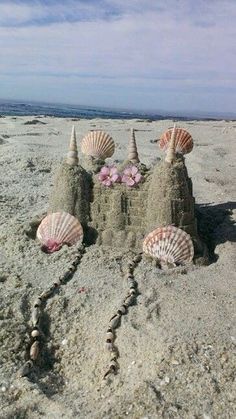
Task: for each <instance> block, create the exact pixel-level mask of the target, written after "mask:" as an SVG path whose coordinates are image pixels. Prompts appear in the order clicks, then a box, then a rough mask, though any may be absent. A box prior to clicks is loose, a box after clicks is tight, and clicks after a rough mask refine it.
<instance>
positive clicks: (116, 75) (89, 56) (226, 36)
mask: <svg viewBox="0 0 236 419" xmlns="http://www.w3.org/2000/svg"><path fill="white" fill-rule="evenodd" d="M7 3H9V2H7ZM66 3H67V2H66ZM68 3H69V5H70V6H71V9H70V13H72V12H74V10H75V9H74V8H75V7H80V11H81V16H80V18H81V20H80V21H76V22H68V21H67V19H66V16H68V12H66V10H65V2H64V3H59V4H58V3H57V6H56V5H55V2H54V3H52V4H51V6H47V7H46V6H43V5H42V3H41V2H30V3H29V4H28V5H27V4H26V3H25V4H22V9H21V11H19V9H17V8H16V9H15V12H13V11H12V15H11V16H10V14H11V13H10V12H11V10H10V8H5V12H4V8H3V6H4V4H5V3H1V4H0V16H1V17H0V22H1V21H2V20H3V17H2V16H3V14H1V12H4V13H5V15H4V16H5V19H6V20H7V19H11V18H13V19H15V21H16V20H17V19H18V23H19V22H21V24H23V22H26V21H27V22H28V23H27V26H20V27H17V25H16V26H15V27H4V28H0V54H1V57H3V58H2V60H1V61H0V73H2V74H4V75H5V77H4V80H3V82H2V91H6V87H5V88H4V86H6V85H7V83H9V80H10V79H12V81H13V79H14V85H16V83H17V82H18V83H19V84H20V83H22V86H23V85H24V86H25V84H24V83H25V76H27V75H28V78H29V79H30V80H31V81H32V80H34V79H37V80H38V93H39V95H40V91H42V89H43V86H44V83H45V81H46V79H47V83H48V84H49V86H50V83H49V80H51V85H54V86H55V85H56V83H57V85H58V89H59V92H57V95H59V94H60V86H61V84H60V83H61V82H62V84H63V86H66V80H67V85H68V92H67V94H68V101H69V99H70V98H72V96H73V95H74V93H73V92H72V90H73V85H74V86H80V88H81V86H82V84H83V83H84V85H86V86H87V89H88V88H89V86H93V89H94V92H96V91H97V92H99V95H101V94H102V87H99V86H103V89H104V91H105V90H106V89H105V88H104V86H107V87H109V89H110V91H113V92H116V94H117V95H119V96H122V95H123V97H124V98H125V97H126V96H127V94H128V92H129V91H130V94H132V95H134V91H135V88H136V89H142V98H143V101H144V102H145V101H146V102H147V101H148V100H149V99H150V95H151V96H152V94H151V93H150V92H151V90H152V87H153V95H154V94H156V96H158V93H160V92H162V95H164V93H163V92H164V91H170V90H171V89H172V90H173V91H175V92H181V90H182V92H183V91H184V90H186V91H189V92H194V95H195V98H196V97H197V96H196V95H197V91H199V92H200V91H201V90H204V89H206V92H207V91H208V93H209V92H211V91H212V89H226V90H227V92H228V90H229V89H228V88H229V86H230V85H231V86H233V85H235V77H234V69H235V56H236V54H235V52H236V51H235V49H236V47H235V43H234V42H233V40H234V39H235V25H233V24H232V23H231V22H232V20H233V19H234V15H235V12H236V4H235V3H232V2H231V1H228V0H227V1H225V2H224V1H222V2H219V1H218V0H216V1H215V2H214V8H213V7H211V6H210V4H211V2H203V1H201V0H200V1H199V2H193V1H187V0H186V1H184V0H183V1H182V0H181V1H178V2H177V1H171V0H170V1H168V0H167V1H166V2H156V1H148V0H147V1H145V2H144V0H140V1H137V0H134V1H130V2H128V1H127V2H125V1H123V0H111V1H109V2H108V0H106V2H105V0H103V1H102V2H97V3H96V2H95V3H96V4H97V6H95V5H94V4H95V3H94V4H92V2H89V3H88V2H86V3H84V2H83V3H81V2H74V1H70V2H68ZM68 3H67V7H68ZM106 3H107V4H108V3H109V4H110V5H112V7H113V11H114V10H116V11H117V17H116V18H115V19H105V18H104V12H103V9H101V10H100V9H99V7H101V6H102V5H103V7H104V5H105V4H106ZM177 3H178V7H176V4H177ZM196 3H197V4H198V8H197V9H196ZM212 3H213V2H212ZM32 4H33V6H34V7H32ZM156 4H158V5H159V8H158V7H156ZM160 4H161V6H162V7H161V8H160ZM174 4H175V7H174ZM194 4H195V6H193V5H194ZM9 5H10V6H12V4H10V3H9ZM76 5H77V6H76ZM191 5H192V7H190V6H191ZM10 6H9V7H10ZM18 6H19V4H18V5H17V7H18ZM23 6H24V7H23ZM226 6H227V7H228V9H227V8H226ZM107 7H108V6H107ZM55 8H56V9H55ZM55 10H57V16H59V15H60V16H61V18H60V19H59V20H60V22H56V23H50V19H49V17H50V16H51V17H52V16H53V15H55ZM76 10H78V9H76ZM89 10H92V11H93V12H92V14H91V16H93V19H91V20H89V19H86V18H85V17H86V13H88V12H89ZM203 11H204V12H205V13H203ZM14 13H15V14H14ZM82 15H83V16H84V19H82ZM36 17H37V19H46V18H47V19H48V20H49V21H48V23H46V21H45V22H44V25H42V26H41V25H35V24H31V25H30V24H29V22H30V21H31V20H32V19H34V20H35V19H36ZM1 19H2V20H1ZM58 78H60V81H58ZM7 80H8V82H7ZM4 83H5V84H4ZM0 85H1V76H0ZM4 89H5V90H4ZM35 89H36V86H34V90H35ZM53 89H54V90H53V91H54V94H55V87H54V88H53ZM96 89H97V90H96ZM122 89H123V92H122ZM145 89H146V96H145ZM124 90H126V91H124ZM17 91H20V86H19V89H17ZM35 92H36V90H35ZM107 92H108V91H107V90H106V95H107V94H108V93H107ZM148 92H149V93H148ZM64 94H65V89H64V90H63V95H64ZM84 94H85V92H84ZM209 94H212V93H209ZM228 94H229V93H227V95H228ZM1 95H2V94H1ZM89 95H91V92H90V91H89V93H88V100H90V96H89ZM137 96H138V93H137ZM73 97H74V96H73ZM100 97H101V96H100ZM200 97H202V96H200V93H199V98H200ZM220 97H221V98H222V92H220ZM225 97H226V96H225ZM73 100H74V99H73ZM94 100H95V98H94ZM96 100H97V99H96ZM139 100H140V101H141V95H140V98H139ZM199 100H200V99H199ZM206 100H207V98H206ZM64 101H66V100H64ZM169 101H171V98H169ZM153 105H155V103H153Z"/></svg>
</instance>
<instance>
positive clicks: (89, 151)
mask: <svg viewBox="0 0 236 419" xmlns="http://www.w3.org/2000/svg"><path fill="white" fill-rule="evenodd" d="M81 151H82V153H83V154H86V155H87V156H91V157H95V158H97V159H101V160H105V159H106V158H107V157H111V156H112V155H113V154H114V151H115V143H114V141H113V139H112V138H111V136H110V135H109V134H107V133H106V132H103V131H91V132H90V133H89V134H87V135H86V136H85V137H84V138H83V140H82V143H81Z"/></svg>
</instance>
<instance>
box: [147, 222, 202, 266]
mask: <svg viewBox="0 0 236 419" xmlns="http://www.w3.org/2000/svg"><path fill="white" fill-rule="evenodd" d="M143 251H144V253H146V254H147V255H149V256H152V257H153V258H156V259H158V260H159V261H160V263H161V266H162V267H165V265H166V266H168V265H172V266H176V265H179V264H180V265H184V264H186V263H189V262H191V261H192V259H193V256H194V248H193V242H192V239H191V237H190V235H189V234H187V233H186V232H185V231H183V230H181V229H180V228H177V227H174V226H171V225H169V226H166V227H158V228H157V229H155V230H154V231H152V232H151V233H149V234H148V235H147V236H146V238H145V239H144V242H143Z"/></svg>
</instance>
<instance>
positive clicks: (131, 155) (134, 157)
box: [128, 128, 140, 163]
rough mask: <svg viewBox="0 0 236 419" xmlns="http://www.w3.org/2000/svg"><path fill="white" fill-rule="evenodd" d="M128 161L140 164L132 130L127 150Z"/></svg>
mask: <svg viewBox="0 0 236 419" xmlns="http://www.w3.org/2000/svg"><path fill="white" fill-rule="evenodd" d="M128 160H129V161H131V162H132V163H139V162H140V160H139V156H138V150H137V144H136V139H135V134H134V129H133V128H131V137H130V141H129V149H128Z"/></svg>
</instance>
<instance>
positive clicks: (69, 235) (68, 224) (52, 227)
mask: <svg viewBox="0 0 236 419" xmlns="http://www.w3.org/2000/svg"><path fill="white" fill-rule="evenodd" d="M37 238H38V239H39V240H40V242H41V243H42V245H43V250H44V251H46V252H47V253H52V252H54V251H56V250H59V249H60V248H61V246H62V245H63V244H67V245H73V244H76V243H77V242H78V241H79V240H81V241H82V239H83V228H82V226H81V224H80V222H79V220H77V218H75V217H73V215H70V214H68V213H67V212H54V213H52V214H49V215H47V216H46V217H45V218H44V219H43V221H42V222H41V224H40V225H39V227H38V230H37Z"/></svg>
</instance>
